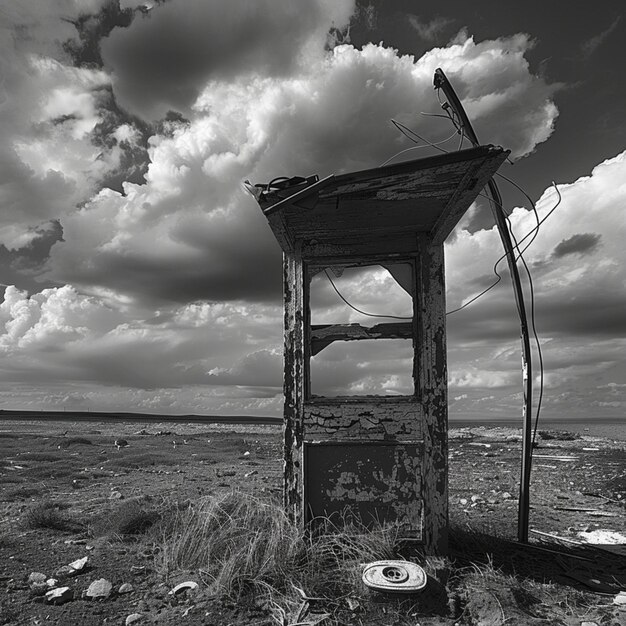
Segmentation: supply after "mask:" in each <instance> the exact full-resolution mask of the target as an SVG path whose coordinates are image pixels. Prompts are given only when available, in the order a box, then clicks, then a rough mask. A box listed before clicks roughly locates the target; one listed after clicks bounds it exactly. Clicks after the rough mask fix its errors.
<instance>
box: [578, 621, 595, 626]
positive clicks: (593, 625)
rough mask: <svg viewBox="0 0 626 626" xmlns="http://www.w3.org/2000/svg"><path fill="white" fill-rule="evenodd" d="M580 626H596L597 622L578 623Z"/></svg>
mask: <svg viewBox="0 0 626 626" xmlns="http://www.w3.org/2000/svg"><path fill="white" fill-rule="evenodd" d="M580 626H598V623H597V622H580Z"/></svg>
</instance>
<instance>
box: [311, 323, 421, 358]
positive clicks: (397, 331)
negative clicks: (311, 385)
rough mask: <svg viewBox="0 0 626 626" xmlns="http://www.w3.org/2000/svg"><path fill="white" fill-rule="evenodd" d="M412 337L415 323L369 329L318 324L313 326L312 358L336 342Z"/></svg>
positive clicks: (353, 325)
mask: <svg viewBox="0 0 626 626" xmlns="http://www.w3.org/2000/svg"><path fill="white" fill-rule="evenodd" d="M412 337H413V322H390V323H386V324H376V325H375V326H369V327H368V326H361V325H360V324H318V325H315V326H311V356H315V355H316V354H319V353H320V352H321V351H322V350H323V349H324V348H326V347H328V346H329V345H330V344H331V343H333V342H334V341H360V340H364V339H411V338H412Z"/></svg>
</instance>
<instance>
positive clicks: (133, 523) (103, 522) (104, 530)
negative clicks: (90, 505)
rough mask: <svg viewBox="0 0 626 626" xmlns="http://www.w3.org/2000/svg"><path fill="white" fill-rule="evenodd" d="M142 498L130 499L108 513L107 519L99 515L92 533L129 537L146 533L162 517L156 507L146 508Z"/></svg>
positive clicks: (92, 527) (95, 534) (98, 535)
mask: <svg viewBox="0 0 626 626" xmlns="http://www.w3.org/2000/svg"><path fill="white" fill-rule="evenodd" d="M144 504H145V503H144V502H142V501H141V500H128V501H127V502H123V503H122V504H120V505H119V506H118V507H117V509H115V510H114V511H111V512H109V513H108V514H107V516H106V519H103V518H102V517H99V518H98V519H97V520H96V521H95V522H94V523H92V526H91V529H90V531H91V534H92V535H93V536H95V537H101V536H104V535H115V536H117V537H119V538H129V537H134V536H137V535H141V534H143V533H145V532H146V531H147V530H148V529H150V528H151V527H152V526H153V525H154V524H155V523H156V522H157V521H158V520H159V519H160V518H161V514H160V513H159V511H157V510H156V509H151V508H146V507H145V506H144Z"/></svg>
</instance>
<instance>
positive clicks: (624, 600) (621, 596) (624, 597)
mask: <svg viewBox="0 0 626 626" xmlns="http://www.w3.org/2000/svg"><path fill="white" fill-rule="evenodd" d="M613 604H617V606H620V607H624V608H626V591H620V592H619V593H618V594H617V595H616V596H615V597H614V598H613Z"/></svg>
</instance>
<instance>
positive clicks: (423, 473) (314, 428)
mask: <svg viewBox="0 0 626 626" xmlns="http://www.w3.org/2000/svg"><path fill="white" fill-rule="evenodd" d="M507 154H508V152H506V151H504V150H503V149H502V148H499V147H494V146H479V147H477V148H472V149H470V150H463V151H458V152H453V153H448V154H444V155H441V156H435V157H428V158H425V159H419V160H413V161H406V162H402V163H399V164H395V165H389V166H386V167H379V168H376V169H372V170H366V171H360V172H354V173H348V174H341V175H337V176H329V177H327V178H324V179H322V180H319V179H318V177H317V176H313V177H310V178H308V179H304V178H297V177H296V178H291V179H284V178H281V179H275V180H274V181H272V182H271V183H269V184H268V185H256V186H255V187H254V188H253V187H251V186H249V189H250V191H252V193H253V194H254V195H255V196H256V198H257V200H258V202H259V204H260V206H261V208H262V210H263V213H264V214H265V216H266V217H267V220H268V221H269V224H270V226H271V228H272V230H273V232H274V235H275V236H276V238H277V240H278V242H279V243H280V245H281V247H282V249H283V253H284V256H283V259H284V306H285V311H284V315H285V329H284V330H285V335H284V341H285V353H284V393H285V407H284V455H285V475H284V498H285V505H286V507H287V510H288V511H289V513H290V514H291V515H292V516H293V517H294V518H295V519H296V520H298V521H300V522H306V521H309V520H311V519H314V518H315V517H317V516H332V515H334V514H337V513H342V512H343V511H345V509H346V508H347V509H349V510H351V511H352V512H353V513H355V514H356V515H358V516H359V517H360V519H361V520H362V521H363V522H364V523H365V524H368V523H371V522H372V521H373V520H379V521H381V522H396V523H399V524H400V526H401V531H402V536H403V537H406V538H407V539H412V540H414V541H416V542H419V543H421V544H423V546H424V550H425V551H426V552H429V553H441V552H444V551H445V550H446V548H447V527H448V493H447V479H448V477H447V463H448V460H447V370H446V338H445V284H444V259H443V242H444V240H445V239H446V237H447V236H448V235H449V234H450V232H451V231H452V229H453V228H454V226H455V225H456V224H457V223H458V221H459V219H460V218H461V217H462V216H463V214H464V213H465V211H466V210H467V209H468V208H469V206H470V204H471V203H472V202H473V201H474V200H475V199H476V197H477V195H478V194H479V193H480V191H481V189H482V188H483V187H484V185H485V184H486V183H487V181H488V180H489V179H490V178H491V177H492V176H493V174H494V173H495V172H496V170H497V169H498V167H499V166H500V165H501V164H502V162H503V161H504V159H505V158H506V156H507ZM372 265H375V266H380V267H384V268H386V269H387V270H388V271H389V273H390V274H391V275H392V276H393V278H394V279H395V280H396V281H397V282H398V283H399V284H400V286H401V287H402V288H403V289H404V290H405V291H406V292H408V294H409V295H410V302H411V310H410V312H409V315H407V316H406V317H407V319H406V320H400V321H398V320H393V321H391V320H389V321H387V322H381V323H375V324H374V325H372V326H368V325H366V324H349V323H346V322H347V321H348V320H333V323H330V324H328V323H326V324H313V323H312V318H311V308H310V306H309V303H310V295H311V291H310V290H311V284H312V281H313V280H314V279H315V277H316V276H318V277H319V276H321V273H323V272H325V273H326V274H327V275H328V276H329V277H330V273H329V270H330V271H331V272H332V271H334V272H335V276H338V275H340V273H341V271H343V270H344V269H345V268H352V267H354V268H364V267H366V266H372ZM388 317H393V316H388ZM381 339H387V340H388V339H394V340H404V341H405V342H409V345H411V346H412V350H411V352H410V353H411V355H412V371H411V376H410V380H411V387H412V389H411V392H410V393H406V394H403V395H391V396H385V395H368V394H367V393H366V394H365V395H358V396H350V395H347V396H335V397H325V396H323V395H317V394H316V393H315V390H313V391H312V387H311V362H312V359H314V358H315V357H316V355H318V354H319V353H320V352H321V351H322V350H324V349H326V348H327V347H328V346H330V345H331V344H333V343H334V342H347V341H350V342H351V341H370V342H374V341H379V340H381ZM341 345H345V346H346V347H347V344H341Z"/></svg>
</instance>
